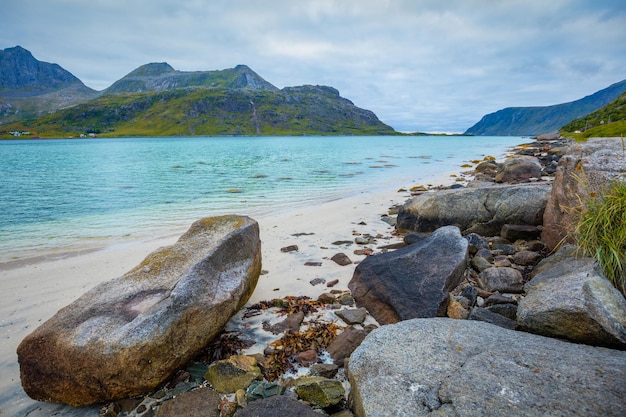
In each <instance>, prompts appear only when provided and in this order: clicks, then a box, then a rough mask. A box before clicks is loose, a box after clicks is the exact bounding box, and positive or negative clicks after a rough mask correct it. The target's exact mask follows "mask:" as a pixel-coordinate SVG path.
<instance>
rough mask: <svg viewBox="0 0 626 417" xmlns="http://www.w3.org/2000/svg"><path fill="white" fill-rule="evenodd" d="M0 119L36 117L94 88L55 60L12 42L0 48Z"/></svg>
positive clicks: (79, 99)
mask: <svg viewBox="0 0 626 417" xmlns="http://www.w3.org/2000/svg"><path fill="white" fill-rule="evenodd" d="M0 69H1V71H0V123H6V122H10V121H14V120H20V119H24V118H30V117H36V116H39V115H41V114H45V113H48V112H51V111H55V110H57V109H61V108H65V107H69V106H73V105H75V104H77V103H82V102H84V101H86V100H89V99H90V98H93V97H95V95H96V94H97V92H96V91H95V90H92V89H91V88H89V87H87V86H85V85H84V84H83V83H82V82H81V81H80V80H79V79H78V78H76V77H75V76H74V75H72V74H71V73H70V72H68V71H66V70H64V69H63V68H61V67H60V66H59V65H57V64H50V63H48V62H42V61H38V60H37V59H35V58H34V57H33V55H32V54H31V53H30V52H29V51H27V50H26V49H24V48H22V47H20V46H16V47H13V48H7V49H4V50H1V51H0Z"/></svg>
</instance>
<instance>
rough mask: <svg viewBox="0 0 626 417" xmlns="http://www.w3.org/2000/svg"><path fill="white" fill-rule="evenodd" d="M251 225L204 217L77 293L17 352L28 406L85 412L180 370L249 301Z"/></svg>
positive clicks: (253, 273)
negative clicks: (31, 402) (119, 272)
mask: <svg viewBox="0 0 626 417" xmlns="http://www.w3.org/2000/svg"><path fill="white" fill-rule="evenodd" d="M260 272H261V244H260V240H259V227H258V224H257V223H256V222H255V221H254V220H252V219H250V218H248V217H241V216H222V217H214V218H204V219H201V220H198V221H197V222H195V223H194V224H193V225H192V226H191V228H190V229H189V230H188V231H187V232H186V233H185V234H184V235H183V236H182V237H181V238H180V239H179V240H178V242H177V243H176V244H174V245H172V246H169V247H165V248H161V249H159V250H157V251H155V252H153V253H152V254H150V255H148V257H146V259H145V260H144V261H143V262H142V263H141V264H140V265H138V266H137V267H136V268H134V269H133V270H131V271H130V272H128V273H126V274H125V275H123V276H122V277H120V278H117V279H113V280H111V281H108V282H105V283H102V284H100V285H98V286H96V287H95V288H93V289H92V290H90V291H88V292H87V293H85V294H84V295H83V296H81V297H80V298H79V299H77V300H76V301H75V302H73V303H72V304H70V305H69V306H67V307H65V308H63V309H61V310H60V311H59V312H58V313H57V314H56V315H55V316H53V317H52V318H51V319H50V320H48V321H47V322H45V323H44V324H43V325H41V326H40V327H39V328H38V329H36V330H35V331H34V332H33V333H31V334H30V335H28V336H27V337H26V338H25V339H24V340H23V341H22V343H21V344H20V346H19V347H18V350H17V353H18V360H19V364H20V374H21V378H22V385H23V387H24V390H25V391H26V393H27V394H28V395H29V396H31V397H32V398H34V399H38V400H43V401H52V402H63V403H67V404H70V405H73V406H85V405H88V404H94V403H97V402H101V401H105V400H111V399H116V398H122V397H126V396H131V395H136V394H139V393H142V392H145V391H148V390H151V389H153V388H154V387H156V386H158V385H159V384H161V383H162V382H163V381H165V380H166V379H167V378H169V377H170V375H171V374H172V373H173V372H174V371H176V370H178V369H180V368H181V367H183V366H184V365H185V364H186V363H187V362H188V361H189V360H190V359H191V358H192V357H193V356H195V355H196V354H197V353H198V351H199V350H201V349H202V348H203V347H204V346H205V345H206V344H207V343H208V342H209V341H210V340H211V339H212V338H213V337H214V336H215V335H217V333H218V332H219V331H220V330H221V329H222V327H223V326H224V324H225V323H226V322H227V321H228V320H229V318H230V317H231V316H232V315H233V314H234V313H235V312H237V311H238V310H239V309H240V308H241V307H242V306H243V304H244V303H245V302H246V301H247V300H248V298H249V297H250V295H251V294H252V291H253V290H254V288H255V285H256V282H257V280H258V277H259V274H260Z"/></svg>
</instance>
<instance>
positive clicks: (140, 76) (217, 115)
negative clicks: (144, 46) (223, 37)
mask: <svg viewBox="0 0 626 417" xmlns="http://www.w3.org/2000/svg"><path fill="white" fill-rule="evenodd" d="M14 50H15V51H14ZM4 53H5V54H8V55H11V54H14V53H16V54H14V55H15V56H13V55H11V58H10V59H6V60H5V61H3V62H5V63H7V67H6V70H5V67H0V69H1V70H2V73H3V74H5V72H6V73H7V74H9V75H7V76H6V77H5V78H6V80H5V82H4V84H2V85H3V86H6V91H7V94H6V95H5V96H6V97H8V96H10V95H13V96H25V97H26V96H27V99H28V105H29V106H31V107H32V108H30V107H29V111H28V112H27V111H25V109H27V106H26V105H25V104H24V103H22V102H19V100H23V98H19V99H11V100H13V101H9V100H8V99H6V98H4V96H0V126H1V127H2V130H4V134H5V135H8V134H9V132H31V134H34V135H37V136H40V137H67V136H72V137H76V136H85V135H96V134H97V135H101V136H188V135H206V136H216V135H386V134H396V132H395V131H394V130H393V128H391V127H390V126H388V125H386V124H384V123H383V122H381V121H380V120H379V119H378V117H377V116H376V115H375V114H374V113H373V112H371V111H369V110H365V109H361V108H359V107H357V106H355V105H354V103H352V102H351V101H350V100H348V99H345V98H343V97H341V96H340V95H339V92H338V91H337V90H336V89H334V88H332V87H325V86H310V85H308V86H298V87H285V88H283V89H278V88H277V87H275V86H274V85H272V84H271V83H269V82H267V81H266V80H264V79H263V78H262V77H261V76H260V75H258V74H257V73H256V72H254V71H253V70H252V69H250V68H249V67H247V66H246V65H237V66H236V67H235V68H230V69H225V70H218V71H178V70H176V69H174V68H173V67H172V66H170V65H169V64H168V63H166V62H161V63H150V64H146V65H142V66H140V67H138V68H137V69H135V70H133V71H131V72H130V73H129V74H127V75H126V76H124V77H122V78H121V79H120V80H118V81H116V82H115V83H113V84H112V85H111V86H110V87H109V88H107V89H105V90H102V91H100V92H97V91H94V90H91V89H88V88H87V87H85V86H84V84H82V82H81V81H80V80H78V78H76V77H74V76H73V75H72V74H70V73H69V72H67V71H65V70H63V69H62V68H61V67H60V66H58V65H56V64H46V63H41V62H39V61H37V60H36V59H35V58H33V57H32V55H31V54H30V52H28V51H26V50H25V49H23V48H20V47H17V49H16V48H9V49H8V52H7V50H5V51H4ZM20 68H30V70H29V71H27V73H28V74H30V75H28V76H21V75H20V74H17V72H16V71H19V69H20ZM41 68H43V70H40V69H41ZM20 77H21V78H20ZM85 89H86V90H85ZM29 92H31V93H29ZM72 92H73V93H72ZM70 93H72V94H70ZM83 93H84V94H83ZM28 94H30V96H29V95H28ZM64 94H65V95H64ZM59 97H60V98H65V100H60V101H59V100H57V101H55V100H52V98H59ZM5 100H6V101H5ZM16 100H17V101H16ZM16 103H17V104H19V106H17V105H16ZM0 134H2V132H0Z"/></svg>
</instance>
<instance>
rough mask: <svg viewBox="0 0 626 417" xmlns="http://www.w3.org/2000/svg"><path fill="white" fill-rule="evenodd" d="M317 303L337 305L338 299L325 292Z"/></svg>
mask: <svg viewBox="0 0 626 417" xmlns="http://www.w3.org/2000/svg"><path fill="white" fill-rule="evenodd" d="M317 301H319V302H321V303H324V304H335V303H336V302H337V298H336V297H335V296H334V295H332V294H330V293H327V292H325V293H323V294H320V296H319V297H317Z"/></svg>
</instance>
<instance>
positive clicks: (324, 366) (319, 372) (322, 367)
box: [310, 352, 352, 378]
mask: <svg viewBox="0 0 626 417" xmlns="http://www.w3.org/2000/svg"><path fill="white" fill-rule="evenodd" d="M350 353H352V352H350ZM310 371H311V375H313V376H323V377H324V378H334V377H335V375H337V371H339V366H338V365H335V364H334V363H314V364H313V365H311V368H310Z"/></svg>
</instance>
